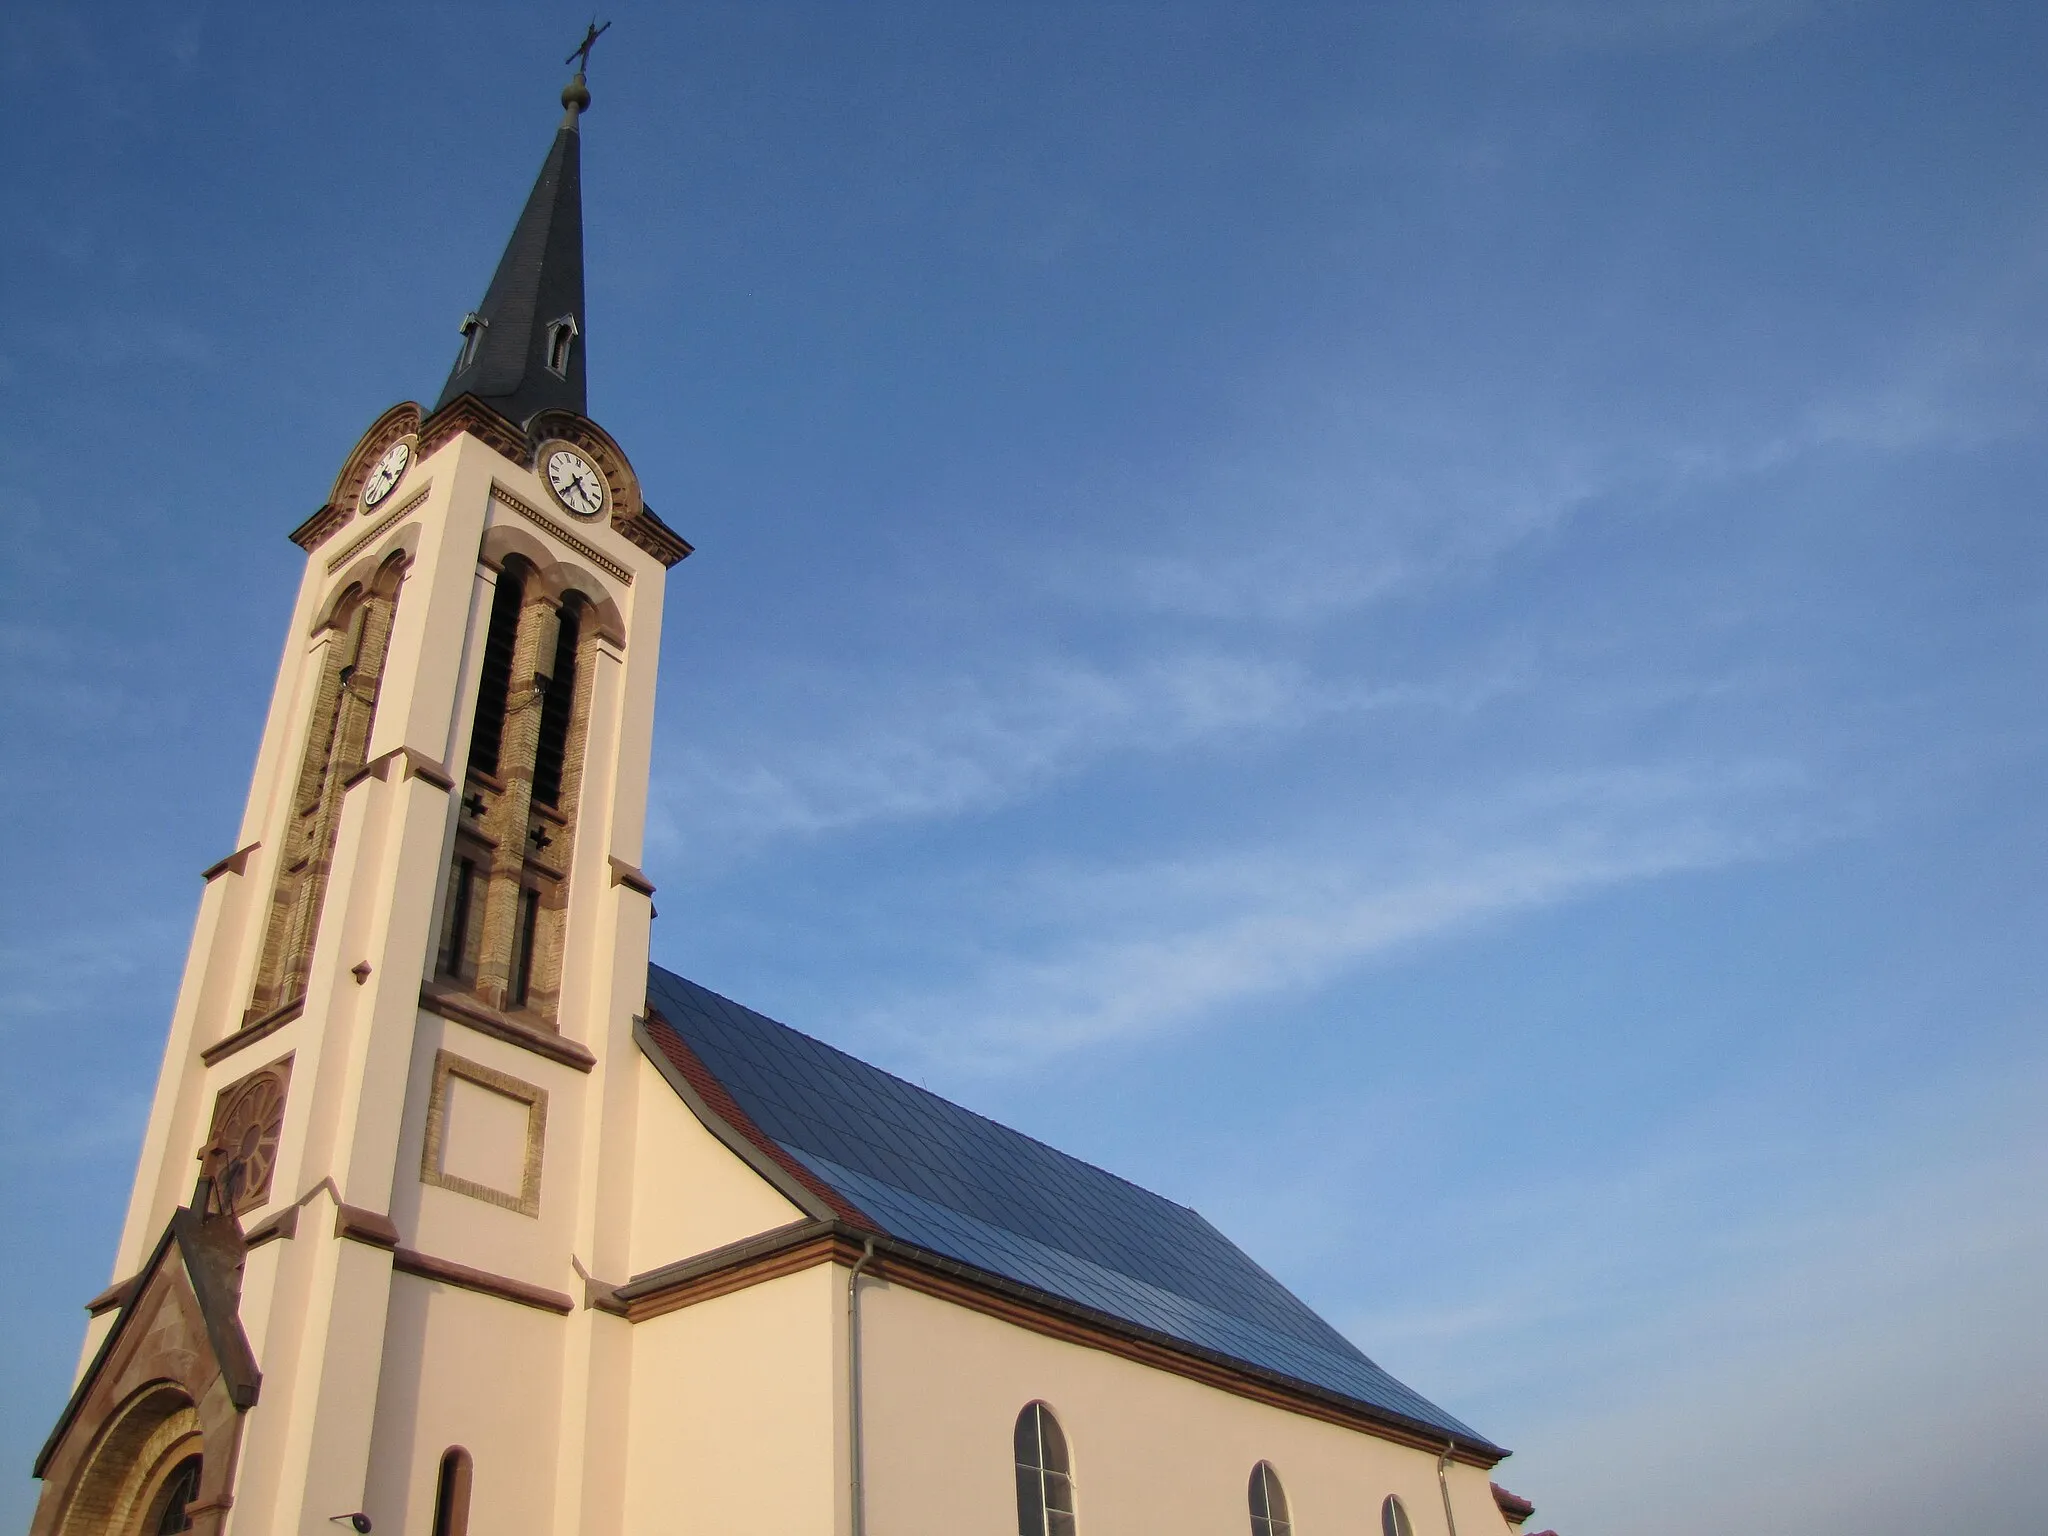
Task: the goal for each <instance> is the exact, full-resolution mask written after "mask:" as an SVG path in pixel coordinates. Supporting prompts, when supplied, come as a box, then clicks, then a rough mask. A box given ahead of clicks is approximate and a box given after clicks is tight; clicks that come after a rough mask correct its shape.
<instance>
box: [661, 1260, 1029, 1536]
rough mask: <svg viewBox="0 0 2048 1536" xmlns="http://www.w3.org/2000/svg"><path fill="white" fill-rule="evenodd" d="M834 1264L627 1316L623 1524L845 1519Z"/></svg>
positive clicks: (757, 1534) (840, 1312)
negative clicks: (629, 1373) (629, 1353)
mask: <svg viewBox="0 0 2048 1536" xmlns="http://www.w3.org/2000/svg"><path fill="white" fill-rule="evenodd" d="M844 1276H845V1271H844V1270H841V1269H838V1268H836V1267H834V1266H832V1265H829V1264H820V1265H816V1266H814V1267H812V1268H810V1269H806V1270H803V1271H800V1272H799V1273H797V1274H793V1275H784V1276H782V1277H781V1278H780V1279H775V1280H769V1281H766V1282H764V1283H763V1284H760V1285H756V1286H750V1287H749V1288H747V1289H746V1290H742V1291H734V1292H732V1293H731V1294H729V1295H725V1296H718V1297H714V1298H712V1299H711V1300H708V1301H702V1302H699V1303H697V1304H696V1305H695V1306H690V1307H685V1308H683V1309H681V1310H680V1311H676V1312H670V1313H667V1314H665V1315H663V1316H661V1317H656V1318H651V1319H649V1320H648V1321H646V1322H642V1323H638V1324H635V1325H634V1326H633V1340H632V1344H633V1384H632V1397H631V1405H632V1406H631V1412H630V1428H629V1430H628V1454H627V1468H626V1478H625V1497H624V1501H623V1502H624V1525H623V1529H624V1531H625V1533H626V1536H668V1533H671V1532H685V1531H706V1532H709V1531H721V1532H722V1531H746V1532H749V1533H751V1536H833V1533H836V1532H844V1530H845V1528H846V1512H847V1502H846V1498H845V1486H846V1477H845V1469H846V1453H845V1446H846V1434H845V1412H844V1404H845V1394H844V1392H843V1390H842V1389H841V1384H842V1382H843V1380H844V1377H843V1374H842V1373H843V1369H844V1366H843V1361H844V1332H845V1329H844V1319H845V1311H844V1306H843V1302H844V1297H845V1291H844V1289H843V1281H844ZM872 1529H874V1530H875V1531H876V1532H877V1536H880V1533H881V1532H882V1531H883V1530H884V1529H885V1528H884V1527H881V1526H875V1527H872ZM1014 1529H1015V1517H1014V1515H1013V1516H1012V1520H1011V1530H1012V1531H1014ZM1005 1536H1009V1533H1008V1532H1006V1533H1005Z"/></svg>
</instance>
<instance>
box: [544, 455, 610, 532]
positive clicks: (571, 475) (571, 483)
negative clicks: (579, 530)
mask: <svg viewBox="0 0 2048 1536" xmlns="http://www.w3.org/2000/svg"><path fill="white" fill-rule="evenodd" d="M548 485H549V487H550V488H551V489H553V491H554V493H555V498H556V499H557V500H558V501H560V502H561V504H562V505H563V506H565V507H567V508H568V509H569V510H570V511H571V512H574V513H575V514H576V515H577V516H578V517H595V516H597V514H598V513H600V512H602V511H603V510H604V477H603V476H601V475H599V474H598V472H597V470H596V469H595V468H594V467H593V466H592V464H591V462H590V460H588V459H586V458H584V457H583V455H582V454H580V453H578V452H577V451H576V450H575V449H573V448H557V449H556V450H555V451H554V452H553V453H551V454H549V455H548Z"/></svg>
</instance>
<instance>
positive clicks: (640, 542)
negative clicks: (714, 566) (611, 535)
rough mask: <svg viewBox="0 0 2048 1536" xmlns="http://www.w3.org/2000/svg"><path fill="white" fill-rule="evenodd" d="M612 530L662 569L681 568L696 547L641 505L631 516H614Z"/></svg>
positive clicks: (652, 510)
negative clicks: (652, 557) (665, 567)
mask: <svg viewBox="0 0 2048 1536" xmlns="http://www.w3.org/2000/svg"><path fill="white" fill-rule="evenodd" d="M612 529H613V531H614V532H615V533H617V534H618V535H619V536H620V537H621V538H623V539H625V540H626V541H627V542H628V543H631V544H634V545H637V546H638V547H639V548H641V549H644V550H646V551H647V553H648V554H650V555H652V556H654V558H655V559H657V560H659V561H660V562H661V563H662V564H663V565H664V566H671V567H673V566H676V565H680V564H681V563H682V562H683V561H685V560H687V559H688V558H689V557H690V556H691V555H693V554H695V553H696V546H695V545H693V544H692V543H691V542H690V541H689V540H688V539H686V538H684V537H683V536H682V535H681V534H680V533H677V532H676V531H675V529H673V528H671V527H669V525H668V524H667V523H664V522H663V521H662V520H661V519H660V518H658V517H656V516H655V515H654V509H653V508H652V507H649V506H642V507H641V508H640V511H639V513H638V514H637V515H635V516H633V517H620V516H617V515H616V514H615V515H614V516H613V517H612Z"/></svg>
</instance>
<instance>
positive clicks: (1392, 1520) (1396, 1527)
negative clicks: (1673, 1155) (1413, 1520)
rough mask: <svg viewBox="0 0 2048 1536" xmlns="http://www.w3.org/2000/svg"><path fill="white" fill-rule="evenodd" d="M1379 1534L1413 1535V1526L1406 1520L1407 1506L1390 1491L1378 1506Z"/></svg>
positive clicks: (1387, 1535) (1381, 1535)
mask: <svg viewBox="0 0 2048 1536" xmlns="http://www.w3.org/2000/svg"><path fill="white" fill-rule="evenodd" d="M1380 1536H1415V1527H1414V1526H1413V1525H1411V1524H1410V1523H1409V1521H1408V1507H1407V1506H1406V1505H1405V1504H1403V1503H1402V1502H1401V1501H1400V1500H1399V1499H1398V1498H1396V1497H1395V1496H1394V1495H1393V1494H1391V1493H1390V1494H1388V1495H1387V1502H1386V1503H1384V1504H1382V1505H1381V1506H1380Z"/></svg>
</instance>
